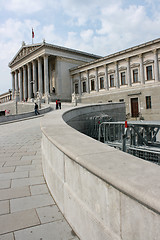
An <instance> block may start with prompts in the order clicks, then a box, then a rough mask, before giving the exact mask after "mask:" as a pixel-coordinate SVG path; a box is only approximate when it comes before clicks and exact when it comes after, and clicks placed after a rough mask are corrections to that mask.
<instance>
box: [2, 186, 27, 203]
mask: <svg viewBox="0 0 160 240" xmlns="http://www.w3.org/2000/svg"><path fill="white" fill-rule="evenodd" d="M27 196H30V189H29V187H27V186H24V187H17V188H8V189H3V190H0V200H6V199H14V198H22V197H27Z"/></svg>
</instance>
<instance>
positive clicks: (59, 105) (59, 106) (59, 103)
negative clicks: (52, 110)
mask: <svg viewBox="0 0 160 240" xmlns="http://www.w3.org/2000/svg"><path fill="white" fill-rule="evenodd" d="M58 108H60V109H61V101H60V99H58Z"/></svg>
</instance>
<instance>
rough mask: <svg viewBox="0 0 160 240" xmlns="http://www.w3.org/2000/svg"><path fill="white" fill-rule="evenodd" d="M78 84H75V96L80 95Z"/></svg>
mask: <svg viewBox="0 0 160 240" xmlns="http://www.w3.org/2000/svg"><path fill="white" fill-rule="evenodd" d="M78 92H79V91H78V83H75V94H78Z"/></svg>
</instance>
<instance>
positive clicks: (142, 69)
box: [139, 54, 145, 84]
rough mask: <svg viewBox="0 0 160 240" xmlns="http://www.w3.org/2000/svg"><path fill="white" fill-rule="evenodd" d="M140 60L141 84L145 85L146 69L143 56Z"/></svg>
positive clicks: (140, 56)
mask: <svg viewBox="0 0 160 240" xmlns="http://www.w3.org/2000/svg"><path fill="white" fill-rule="evenodd" d="M139 58H140V76H141V84H145V79H144V67H143V55H142V54H140V55H139Z"/></svg>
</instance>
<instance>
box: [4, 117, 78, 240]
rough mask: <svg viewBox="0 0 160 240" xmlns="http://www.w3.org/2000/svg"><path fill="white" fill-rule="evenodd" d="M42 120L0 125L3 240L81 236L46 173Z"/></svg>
mask: <svg viewBox="0 0 160 240" xmlns="http://www.w3.org/2000/svg"><path fill="white" fill-rule="evenodd" d="M40 121H41V118H35V119H31V120H28V121H21V122H16V123H11V124H7V125H0V240H53V239H54V240H78V238H77V237H76V236H75V234H74V232H73V230H72V229H71V227H70V226H69V224H68V223H67V222H66V220H65V219H64V217H63V215H62V214H61V212H60V211H59V209H58V207H57V205H56V204H55V202H54V200H53V198H52V197H51V195H50V193H49V191H48V188H47V185H46V183H45V180H44V177H43V172H42V166H41V130H40Z"/></svg>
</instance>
